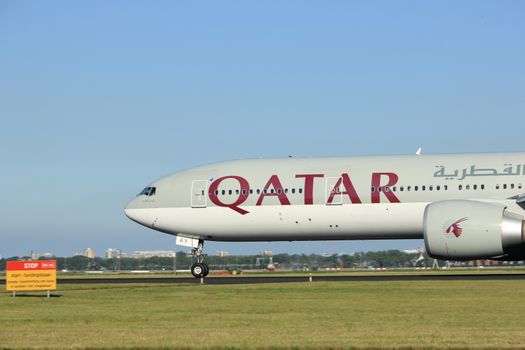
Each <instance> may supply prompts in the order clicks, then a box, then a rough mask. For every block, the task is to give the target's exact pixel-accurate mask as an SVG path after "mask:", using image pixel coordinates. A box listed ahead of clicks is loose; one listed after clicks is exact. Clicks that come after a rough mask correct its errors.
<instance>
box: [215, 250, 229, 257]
mask: <svg viewBox="0 0 525 350" xmlns="http://www.w3.org/2000/svg"><path fill="white" fill-rule="evenodd" d="M217 256H220V257H224V256H230V252H225V251H222V250H219V251H218V252H217Z"/></svg>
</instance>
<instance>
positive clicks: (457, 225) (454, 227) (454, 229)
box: [445, 218, 468, 238]
mask: <svg viewBox="0 0 525 350" xmlns="http://www.w3.org/2000/svg"><path fill="white" fill-rule="evenodd" d="M467 220H468V218H461V219H459V220H457V221H454V223H452V224H451V225H450V226H449V227H448V228H447V229H446V230H445V233H447V234H449V233H452V234H453V235H454V236H456V238H458V237H459V236H461V233H462V232H463V227H461V224H462V223H463V222H465V221H467Z"/></svg>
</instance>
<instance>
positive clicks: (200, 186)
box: [191, 180, 208, 208]
mask: <svg viewBox="0 0 525 350" xmlns="http://www.w3.org/2000/svg"><path fill="white" fill-rule="evenodd" d="M207 189H208V181H206V180H193V181H192V182H191V207H192V208H206V190H207Z"/></svg>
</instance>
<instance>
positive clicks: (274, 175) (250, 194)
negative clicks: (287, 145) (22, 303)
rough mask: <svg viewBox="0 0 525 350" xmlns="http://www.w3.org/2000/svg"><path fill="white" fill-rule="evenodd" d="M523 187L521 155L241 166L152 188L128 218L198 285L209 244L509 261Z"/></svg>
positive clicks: (523, 235)
mask: <svg viewBox="0 0 525 350" xmlns="http://www.w3.org/2000/svg"><path fill="white" fill-rule="evenodd" d="M524 186H525V153H518V152H515V153H472V154H434V155H425V154H421V152H420V151H418V152H417V154H415V155H400V156H356V157H334V158H328V157H327V158H294V157H288V158H276V159H245V160H233V161H226V162H219V163H214V164H209V165H204V166H199V167H196V168H192V169H188V170H184V171H180V172H177V173H174V174H172V175H169V176H165V177H163V178H161V179H159V180H157V181H154V182H153V183H151V184H150V185H148V186H147V187H146V188H145V189H144V190H143V191H141V192H140V193H139V195H137V196H136V197H135V198H134V199H132V200H131V201H130V202H129V203H128V205H127V207H126V208H125V214H126V215H127V216H128V217H129V218H130V219H131V220H133V221H135V222H137V223H139V224H141V225H144V226H146V227H149V228H151V229H154V230H157V231H160V232H164V233H167V234H171V235H176V236H177V242H179V239H180V240H181V242H186V243H187V244H186V245H188V246H191V247H192V248H193V250H192V255H193V256H194V259H195V263H194V264H193V265H192V267H191V272H192V274H193V276H195V277H197V278H201V277H205V276H206V275H207V274H208V272H209V268H208V266H207V264H206V263H205V262H204V256H203V250H204V241H205V240H210V241H238V242H241V241H252V242H253V241H300V240H372V239H376V240H377V239H423V240H424V242H425V247H426V251H427V253H428V254H429V255H430V256H431V257H433V258H436V259H443V260H473V259H496V260H509V261H510V260H524V259H525V243H524V242H525V190H524ZM188 242H189V243H188ZM182 244H184V243H182Z"/></svg>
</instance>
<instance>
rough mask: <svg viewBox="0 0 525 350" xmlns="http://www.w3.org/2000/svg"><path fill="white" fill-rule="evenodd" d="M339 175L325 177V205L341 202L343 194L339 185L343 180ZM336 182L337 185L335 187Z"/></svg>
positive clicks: (339, 203)
mask: <svg viewBox="0 0 525 350" xmlns="http://www.w3.org/2000/svg"><path fill="white" fill-rule="evenodd" d="M341 180H342V179H341V178H340V177H327V178H326V187H325V193H326V196H325V200H326V205H341V204H343V194H342V191H341V185H342V183H343V181H341ZM337 183H339V186H337V187H336V185H337Z"/></svg>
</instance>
